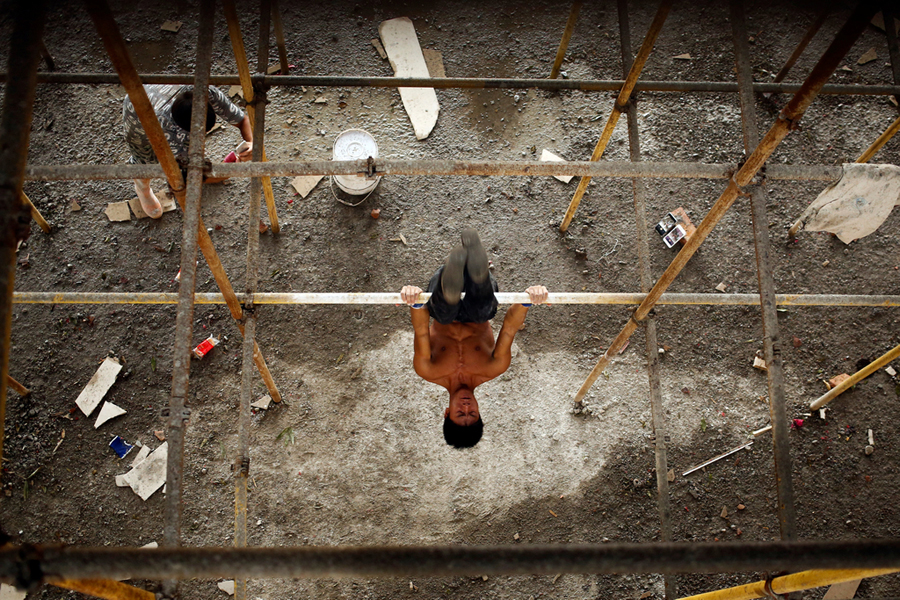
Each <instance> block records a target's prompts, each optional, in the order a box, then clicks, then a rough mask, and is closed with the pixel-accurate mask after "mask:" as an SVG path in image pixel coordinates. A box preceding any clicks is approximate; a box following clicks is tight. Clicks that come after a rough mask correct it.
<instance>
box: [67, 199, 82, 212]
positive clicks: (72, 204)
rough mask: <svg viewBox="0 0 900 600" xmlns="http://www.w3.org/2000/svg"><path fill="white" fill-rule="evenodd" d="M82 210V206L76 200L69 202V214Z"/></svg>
mask: <svg viewBox="0 0 900 600" xmlns="http://www.w3.org/2000/svg"><path fill="white" fill-rule="evenodd" d="M79 210H81V205H80V204H78V202H76V201H75V200H72V201H70V202H69V212H78V211H79Z"/></svg>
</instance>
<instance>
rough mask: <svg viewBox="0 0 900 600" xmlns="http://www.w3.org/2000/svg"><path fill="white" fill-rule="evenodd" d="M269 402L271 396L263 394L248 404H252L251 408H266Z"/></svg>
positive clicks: (270, 401)
mask: <svg viewBox="0 0 900 600" xmlns="http://www.w3.org/2000/svg"><path fill="white" fill-rule="evenodd" d="M271 403H272V396H270V395H268V394H266V395H265V396H263V397H262V398H260V399H259V400H257V401H256V402H251V403H250V406H252V407H253V408H258V409H260V410H267V409H268V408H269V405H270V404H271Z"/></svg>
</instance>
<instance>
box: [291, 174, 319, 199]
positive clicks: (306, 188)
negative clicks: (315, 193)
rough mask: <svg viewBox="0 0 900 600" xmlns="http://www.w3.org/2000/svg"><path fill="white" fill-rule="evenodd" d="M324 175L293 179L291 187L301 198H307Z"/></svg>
mask: <svg viewBox="0 0 900 600" xmlns="http://www.w3.org/2000/svg"><path fill="white" fill-rule="evenodd" d="M322 177H324V175H301V176H300V177H294V178H293V179H291V187H293V188H294V189H295V190H297V193H298V194H300V197H301V198H306V197H307V196H308V195H309V193H310V192H311V191H312V190H313V188H314V187H316V185H317V184H318V183H319V182H320V181H322Z"/></svg>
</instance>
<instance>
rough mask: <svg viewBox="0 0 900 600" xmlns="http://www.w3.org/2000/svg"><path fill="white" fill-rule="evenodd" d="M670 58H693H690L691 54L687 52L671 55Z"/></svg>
mask: <svg viewBox="0 0 900 600" xmlns="http://www.w3.org/2000/svg"><path fill="white" fill-rule="evenodd" d="M672 58H674V59H675V60H693V59H692V58H691V55H690V54H689V53H687V52H685V53H684V54H679V55H678V56H673V57H672Z"/></svg>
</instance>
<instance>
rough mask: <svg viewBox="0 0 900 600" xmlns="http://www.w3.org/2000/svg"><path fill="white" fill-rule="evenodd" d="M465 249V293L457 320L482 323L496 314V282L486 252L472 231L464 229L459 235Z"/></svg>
mask: <svg viewBox="0 0 900 600" xmlns="http://www.w3.org/2000/svg"><path fill="white" fill-rule="evenodd" d="M460 237H461V238H462V243H463V246H464V247H465V248H466V269H465V286H464V287H465V292H466V297H465V298H464V299H463V301H462V307H461V308H460V311H459V315H458V317H457V320H459V321H461V322H463V323H484V322H486V321H490V320H491V319H493V318H494V315H496V314H497V298H496V297H495V296H494V292H496V291H497V290H498V287H497V282H496V281H495V280H494V278H493V277H492V276H491V272H490V268H489V261H488V256H487V252H485V250H484V246H482V244H481V240H480V239H479V238H478V234H477V233H476V232H475V230H474V229H464V230H463V232H462V234H461V235H460Z"/></svg>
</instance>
